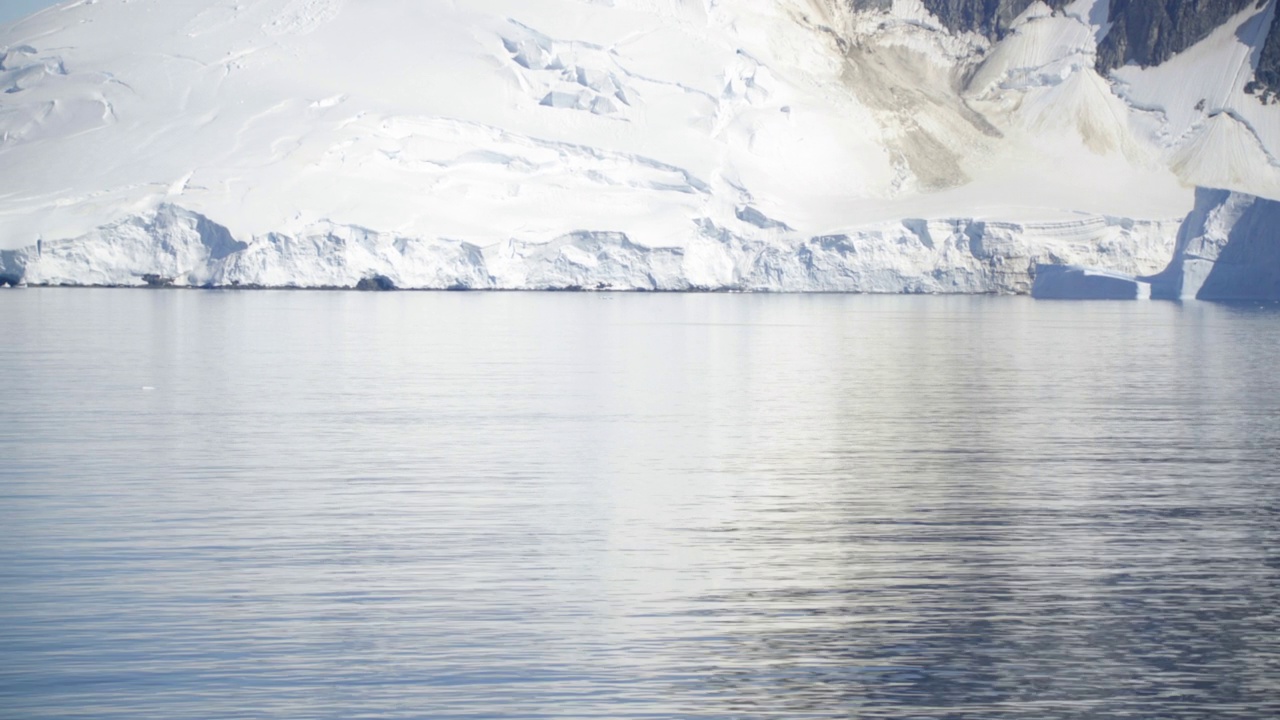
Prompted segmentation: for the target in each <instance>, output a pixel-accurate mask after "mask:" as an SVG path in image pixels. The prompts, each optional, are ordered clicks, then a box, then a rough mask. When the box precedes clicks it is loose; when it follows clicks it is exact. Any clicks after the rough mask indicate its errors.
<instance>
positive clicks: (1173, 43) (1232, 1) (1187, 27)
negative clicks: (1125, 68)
mask: <svg viewBox="0 0 1280 720" xmlns="http://www.w3.org/2000/svg"><path fill="white" fill-rule="evenodd" d="M1256 2H1257V0H1173V1H1170V0H1111V12H1110V17H1109V19H1110V21H1111V22H1112V23H1113V25H1112V26H1111V29H1110V31H1108V32H1107V34H1106V36H1105V37H1103V38H1102V42H1101V43H1100V44H1099V45H1098V72H1101V73H1103V74H1106V73H1107V72H1108V71H1110V70H1114V69H1115V68H1118V67H1120V66H1122V65H1128V64H1129V63H1134V64H1137V65H1141V66H1142V67H1150V66H1152V65H1159V64H1160V63H1162V62H1164V61H1165V60H1168V59H1169V58H1171V57H1173V56H1174V55H1176V54H1178V53H1180V52H1182V51H1183V50H1186V49H1187V48H1189V47H1191V46H1192V45H1195V44H1196V43H1198V42H1200V41H1201V40H1203V39H1205V38H1206V37H1208V36H1209V33H1211V32H1213V31H1214V30H1215V29H1217V28H1218V26H1220V25H1222V23H1224V22H1226V20H1227V19H1228V18H1230V17H1231V16H1233V15H1235V14H1236V13H1238V12H1240V11H1241V10H1244V9H1245V8H1246V7H1249V6H1250V5H1252V4H1254V3H1256ZM1259 4H1261V3H1259Z"/></svg>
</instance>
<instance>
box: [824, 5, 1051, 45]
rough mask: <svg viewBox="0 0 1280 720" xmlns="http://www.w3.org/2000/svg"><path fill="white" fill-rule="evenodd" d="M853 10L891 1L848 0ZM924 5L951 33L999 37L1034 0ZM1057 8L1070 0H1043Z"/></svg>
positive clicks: (879, 6)
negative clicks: (972, 33) (975, 33)
mask: <svg viewBox="0 0 1280 720" xmlns="http://www.w3.org/2000/svg"><path fill="white" fill-rule="evenodd" d="M849 2H850V3H851V4H852V6H853V9H855V10H887V9H888V8H889V7H890V6H891V5H892V4H893V3H892V0H849ZM923 2H924V6H925V8H926V9H928V10H929V12H931V13H933V14H934V15H936V16H937V17H938V19H939V20H941V21H942V24H943V25H945V26H946V27H947V29H948V30H951V31H953V32H978V33H982V34H983V35H985V36H986V37H988V38H990V39H992V40H999V39H1000V38H1002V37H1004V36H1005V35H1006V34H1007V33H1008V32H1009V26H1010V25H1011V24H1012V23H1013V21H1014V19H1015V18H1017V17H1018V16H1019V15H1021V14H1022V11H1024V10H1026V9H1027V8H1028V7H1029V6H1030V5H1031V3H1033V2H1035V0H923ZM1045 2H1046V4H1047V5H1049V7H1051V8H1053V9H1055V10H1060V9H1062V8H1063V7H1066V6H1067V5H1069V4H1071V0H1045Z"/></svg>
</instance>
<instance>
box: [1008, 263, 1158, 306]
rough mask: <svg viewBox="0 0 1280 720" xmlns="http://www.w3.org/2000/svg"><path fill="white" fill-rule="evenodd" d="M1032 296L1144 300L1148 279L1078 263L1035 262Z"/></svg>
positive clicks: (1041, 297)
mask: <svg viewBox="0 0 1280 720" xmlns="http://www.w3.org/2000/svg"><path fill="white" fill-rule="evenodd" d="M1031 296H1032V297H1034V298H1037V299H1042V300H1146V299H1149V298H1150V297H1151V283H1149V282H1145V281H1143V280H1140V279H1138V278H1136V277H1134V276H1132V275H1125V274H1123V273H1117V272H1112V271H1110V270H1099V269H1097V268H1088V267H1082V266H1079V265H1037V266H1036V279H1035V282H1034V283H1032V285H1031Z"/></svg>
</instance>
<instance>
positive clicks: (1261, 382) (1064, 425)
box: [0, 290, 1280, 718]
mask: <svg viewBox="0 0 1280 720" xmlns="http://www.w3.org/2000/svg"><path fill="white" fill-rule="evenodd" d="M0 337H2V338H3V343H0V377H3V378H4V388H5V391H4V394H3V398H4V402H5V407H4V413H3V415H2V416H0V458H2V459H3V460H2V461H0V462H2V463H3V464H2V465H0V496H2V499H0V716H3V717H13V718H46V717H59V718H63V717H95V718H142V717H163V718H207V717H289V718H298V717H316V718H357V717H382V718H398V717H403V718H411V717H412V718H420V717H497V716H510V717H521V718H532V717H556V718H564V717H609V718H622V717H651V718H652V717H734V718H748V717H785V718H804V717H860V718H908V717H909V718H1121V717H1124V718H1152V717H1169V718H1202V717H1215V718H1261V717H1269V716H1276V715H1277V714H1280V681H1278V680H1276V678H1277V677H1280V550H1277V548H1280V458H1278V455H1280V453H1278V452H1277V448H1280V373H1277V372H1276V358H1277V357H1280V310H1277V309H1275V308H1261V309H1259V308H1256V307H1229V306H1214V305H1206V304H1198V303H1192V304H1187V305H1177V304H1172V303H1087V304H1071V303H1036V302H1032V301H1029V300H1023V299H1011V298H919V297H847V296H726V295H590V294H588V295H581V294H575V295H564V294H431V293H422V294H418V293H395V294H353V293H288V292H282V293H272V292H247V293H234V292H225V293H220V292H181V291H173V292H168V291H163V292H162V291H157V292H142V291H132V292H131V291H106V290H104V291H74V290H25V291H8V292H2V293H0Z"/></svg>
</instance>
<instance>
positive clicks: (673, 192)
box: [0, 0, 1280, 293]
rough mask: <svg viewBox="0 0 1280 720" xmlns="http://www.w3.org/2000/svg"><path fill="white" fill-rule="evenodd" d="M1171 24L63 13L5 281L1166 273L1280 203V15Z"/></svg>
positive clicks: (152, 1) (390, 6) (673, 4)
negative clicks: (1196, 248)
mask: <svg viewBox="0 0 1280 720" xmlns="http://www.w3.org/2000/svg"><path fill="white" fill-rule="evenodd" d="M1148 5H1151V8H1148V7H1147V6H1148ZM1155 5H1159V6H1160V8H1159V9H1160V14H1157V15H1151V13H1152V12H1155V10H1154V9H1152V8H1155ZM1155 5H1152V3H1146V2H1145V0H1111V2H1108V1H1107V0H1050V1H1049V2H1046V1H1045V0H840V1H838V2H837V1H836V0H717V1H714V2H712V1H709V0H708V1H704V0H698V1H694V0H519V1H517V0H469V1H467V2H463V1H461V0H458V1H456V2H455V1H452V0H415V1H412V2H411V1H410V0H362V1H361V2H355V1H354V0H257V1H255V2H243V1H240V2H237V1H233V0H96V1H94V0H81V1H79V2H66V3H63V4H61V5H58V6H55V7H53V8H50V9H48V10H45V11H42V12H40V13H37V14H36V15H34V16H32V17H29V18H27V19H24V20H22V21H19V22H16V23H13V24H10V25H8V26H4V27H0V90H3V92H2V93H0V169H2V170H3V177H4V178H5V181H4V184H3V186H0V284H24V283H25V284H72V285H76V284H91V285H147V284H150V285H169V284H172V285H190V286H212V287H223V286H239V287H355V286H357V285H359V284H360V283H361V282H362V281H365V284H366V285H368V284H370V283H372V284H373V285H375V286H382V287H390V286H394V287H400V288H477V289H478V288H513V289H514V288H584V289H597V288H616V289H646V290H686V289H725V290H774V291H862V292H959V293H971V292H1007V293H1020V292H1028V291H1029V290H1030V288H1031V286H1032V283H1033V282H1034V281H1035V276H1036V273H1037V268H1038V267H1040V266H1058V265H1077V266H1091V267H1101V268H1104V269H1105V270H1106V271H1107V272H1109V273H1113V274H1118V275H1120V276H1132V277H1139V276H1143V277H1145V276H1151V275H1153V274H1155V273H1157V272H1159V271H1160V270H1161V268H1163V267H1164V266H1165V265H1166V264H1167V263H1168V261H1169V258H1170V257H1172V256H1173V255H1174V253H1175V250H1177V252H1179V253H1184V254H1185V250H1184V249H1180V248H1183V247H1184V245H1183V244H1182V240H1181V239H1180V236H1179V235H1178V232H1179V231H1178V227H1179V223H1178V221H1177V219H1178V218H1182V217H1183V216H1185V215H1186V213H1187V210H1188V209H1189V208H1191V207H1192V206H1193V204H1194V203H1196V202H1197V200H1196V198H1195V197H1193V195H1194V193H1193V190H1192V187H1193V186H1195V185H1204V186H1212V187H1220V188H1223V189H1224V192H1228V193H1236V194H1239V195H1241V196H1243V195H1249V196H1257V197H1261V198H1280V162H1278V161H1277V159H1276V158H1277V152H1280V104H1276V103H1274V102H1270V100H1271V95H1270V91H1271V89H1272V88H1274V85H1275V83H1274V80H1273V79H1269V78H1272V77H1273V76H1272V75H1270V74H1268V73H1273V72H1275V71H1277V68H1275V67H1273V65H1274V63H1272V62H1271V58H1273V56H1275V55H1276V54H1277V53H1276V51H1275V46H1276V43H1277V41H1276V40H1275V34H1276V33H1275V26H1276V23H1275V9H1276V7H1275V6H1276V0H1265V1H1264V2H1262V3H1258V2H1256V1H1255V0H1224V2H1221V3H1209V4H1207V5H1206V4H1205V3H1204V2H1201V1H1200V0H1175V2H1171V3H1170V2H1163V0H1162V2H1160V3H1156V4H1155ZM1202 6H1204V7H1202ZM1148 11H1150V12H1148ZM1144 13H1146V14H1144ZM1148 16H1150V18H1151V22H1149V23H1147V24H1145V25H1144V24H1143V22H1145V21H1143V18H1146V17H1148ZM1196 207H1197V208H1198V207H1199V205H1196ZM1242 227H1243V226H1242ZM1249 227H1255V226H1252V225H1251V226H1249ZM1184 232H1185V226H1184ZM1175 244H1176V245H1177V248H1175ZM1050 272H1054V271H1050ZM1222 277H1224V278H1226V277H1228V276H1227V275H1223V276H1222ZM375 280H376V282H375ZM1206 286H1212V285H1209V284H1208V281H1206Z"/></svg>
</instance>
